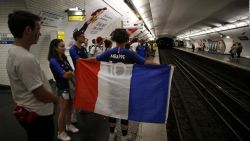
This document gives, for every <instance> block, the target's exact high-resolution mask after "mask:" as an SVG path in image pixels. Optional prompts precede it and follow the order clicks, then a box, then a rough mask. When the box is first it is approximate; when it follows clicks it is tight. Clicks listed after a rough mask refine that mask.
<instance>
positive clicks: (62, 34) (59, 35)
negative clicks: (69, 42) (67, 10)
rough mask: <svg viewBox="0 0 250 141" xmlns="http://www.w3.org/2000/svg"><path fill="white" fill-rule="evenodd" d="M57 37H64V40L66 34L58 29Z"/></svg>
mask: <svg viewBox="0 0 250 141" xmlns="http://www.w3.org/2000/svg"><path fill="white" fill-rule="evenodd" d="M57 39H62V40H63V41H65V40H64V39H65V34H64V32H63V31H58V32H57Z"/></svg>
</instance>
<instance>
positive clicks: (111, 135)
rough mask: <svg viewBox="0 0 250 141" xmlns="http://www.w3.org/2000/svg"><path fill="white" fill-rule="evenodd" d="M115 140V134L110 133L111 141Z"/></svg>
mask: <svg viewBox="0 0 250 141" xmlns="http://www.w3.org/2000/svg"><path fill="white" fill-rule="evenodd" d="M114 140H115V133H109V141H114Z"/></svg>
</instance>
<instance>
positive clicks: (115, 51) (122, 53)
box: [96, 47, 145, 64]
mask: <svg viewBox="0 0 250 141" xmlns="http://www.w3.org/2000/svg"><path fill="white" fill-rule="evenodd" d="M96 60H98V61H106V62H110V61H111V62H112V63H118V62H121V63H124V64H135V63H136V64H144V63H145V59H144V58H142V57H140V56H139V55H137V54H136V53H134V52H133V51H130V50H128V49H125V48H118V47H116V48H112V49H110V50H108V51H106V52H104V53H102V54H100V55H98V56H96Z"/></svg>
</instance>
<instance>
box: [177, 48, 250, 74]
mask: <svg viewBox="0 0 250 141" xmlns="http://www.w3.org/2000/svg"><path fill="white" fill-rule="evenodd" d="M175 49H178V50H182V51H185V52H189V53H193V54H196V55H199V56H202V57H205V58H208V59H211V60H214V61H218V62H222V63H224V64H228V65H230V66H232V67H235V68H239V69H243V70H247V71H250V58H245V57H240V58H233V59H232V58H231V57H230V55H229V54H219V53H209V52H207V51H198V50H197V49H196V50H195V51H194V52H193V51H192V49H191V48H175Z"/></svg>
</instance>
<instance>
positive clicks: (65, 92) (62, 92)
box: [57, 89, 72, 100]
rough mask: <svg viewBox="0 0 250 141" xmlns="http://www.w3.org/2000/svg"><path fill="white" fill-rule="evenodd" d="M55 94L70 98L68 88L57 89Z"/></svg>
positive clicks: (66, 98) (65, 98)
mask: <svg viewBox="0 0 250 141" xmlns="http://www.w3.org/2000/svg"><path fill="white" fill-rule="evenodd" d="M57 95H58V96H61V97H62V98H63V99H64V100H71V99H72V98H71V95H70V92H69V89H57Z"/></svg>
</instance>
